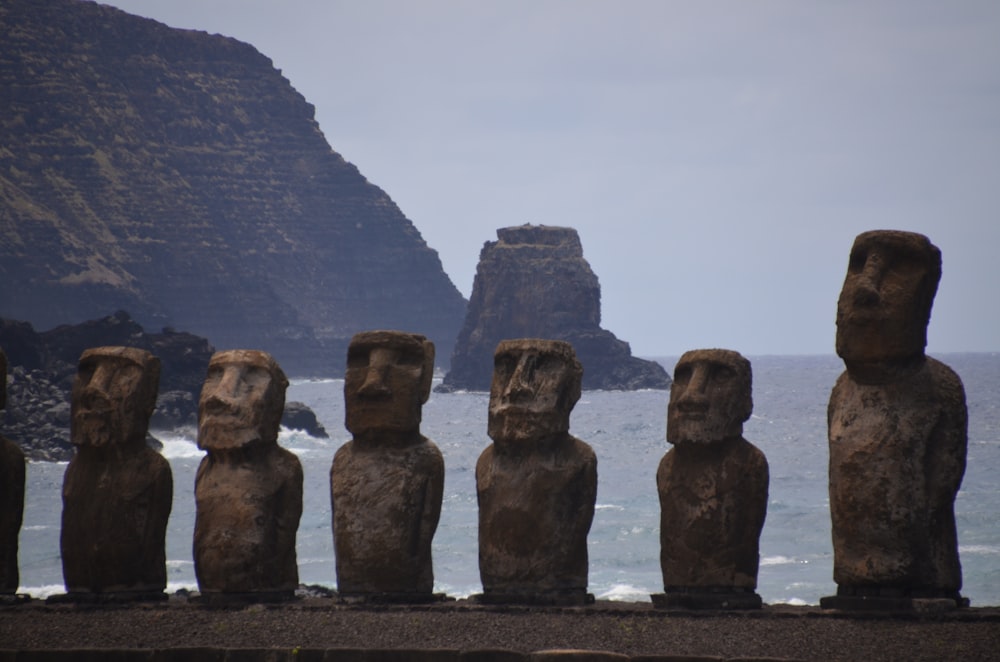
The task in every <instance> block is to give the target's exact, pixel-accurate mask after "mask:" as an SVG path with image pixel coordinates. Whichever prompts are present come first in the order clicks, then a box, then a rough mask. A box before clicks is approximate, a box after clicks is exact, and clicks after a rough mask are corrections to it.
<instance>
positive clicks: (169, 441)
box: [157, 433, 205, 460]
mask: <svg viewBox="0 0 1000 662" xmlns="http://www.w3.org/2000/svg"><path fill="white" fill-rule="evenodd" d="M157 439H159V440H160V443H161V444H163V450H162V451H160V452H161V453H162V454H163V457H165V458H167V459H168V460H177V459H181V458H187V457H202V456H203V455H204V454H205V451H203V450H200V449H199V448H198V444H197V443H196V442H195V440H194V439H192V438H191V437H187V436H184V435H180V434H177V433H172V434H171V433H160V436H159V437H157Z"/></svg>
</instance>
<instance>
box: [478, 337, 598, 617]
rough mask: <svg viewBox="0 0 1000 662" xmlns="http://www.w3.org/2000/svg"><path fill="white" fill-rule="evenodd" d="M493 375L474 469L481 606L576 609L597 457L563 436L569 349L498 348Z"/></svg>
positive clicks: (515, 343) (574, 375)
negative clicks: (484, 441)
mask: <svg viewBox="0 0 1000 662" xmlns="http://www.w3.org/2000/svg"><path fill="white" fill-rule="evenodd" d="M495 366H496V367H495V369H494V373H493V384H492V387H491V389H490V410H489V435H490V437H491V438H492V439H493V444H491V445H490V446H489V447H487V448H486V450H485V451H483V453H482V455H480V457H479V461H478V462H477V463H476V492H477V496H478V500H479V573H480V578H481V579H482V583H483V599H484V600H485V601H488V602H526V603H565V604H580V603H583V602H585V601H586V600H587V574H588V557H587V534H588V533H589V532H590V525H591V522H592V521H593V518H594V504H595V500H596V497H597V457H596V456H595V454H594V451H593V449H592V448H591V447H590V446H589V445H588V444H586V443H584V442H583V441H580V440H579V439H577V438H576V437H573V436H572V435H570V434H569V416H570V412H571V411H572V409H573V406H574V405H575V404H576V402H577V400H578V399H579V397H580V388H581V386H580V383H581V377H582V372H583V369H582V366H581V365H580V363H579V361H577V360H576V357H575V355H574V353H573V348H572V346H571V345H570V344H569V343H565V342H560V341H551V340H536V339H519V340H508V341H504V342H502V343H500V345H499V346H498V347H497V349H496V355H495Z"/></svg>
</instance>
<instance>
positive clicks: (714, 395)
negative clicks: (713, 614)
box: [652, 349, 768, 609]
mask: <svg viewBox="0 0 1000 662" xmlns="http://www.w3.org/2000/svg"><path fill="white" fill-rule="evenodd" d="M751 381H752V376H751V371H750V362H749V361H748V360H746V359H745V358H743V356H741V355H740V354H738V353H737V352H733V351H729V350H725V349H699V350H694V351H690V352H685V353H684V355H683V356H682V357H681V359H680V361H678V362H677V366H676V367H675V368H674V383H673V386H671V388H670V403H669V404H668V405H667V441H668V442H670V443H671V444H673V446H674V447H673V449H671V450H670V451H668V452H667V454H666V455H664V456H663V459H662V460H661V461H660V467H659V469H658V470H657V472H656V487H657V491H658V492H659V494H660V567H661V569H662V571H663V586H664V593H662V594H655V595H653V596H652V597H653V602H654V604H656V605H657V606H660V607H685V608H695V609H697V608H710V609H758V608H760V606H761V599H760V596H759V595H757V593H755V589H756V588H757V568H758V565H759V559H760V555H759V551H758V543H759V540H760V532H761V529H763V527H764V518H765V516H766V515H767V488H768V467H767V459H765V457H764V454H763V453H762V452H761V451H760V450H759V449H758V448H757V447H756V446H754V445H753V444H751V443H750V442H748V441H747V440H746V439H744V438H743V423H744V421H746V420H747V419H749V418H750V413H751V412H752V411H753V397H752V394H751Z"/></svg>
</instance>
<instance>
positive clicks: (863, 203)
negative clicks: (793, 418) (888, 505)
mask: <svg viewBox="0 0 1000 662" xmlns="http://www.w3.org/2000/svg"><path fill="white" fill-rule="evenodd" d="M110 4H113V5H115V6H117V7H120V8H122V9H125V10H126V11H129V12H131V13H134V14H139V15H142V16H148V17H151V18H155V19H157V20H159V21H162V22H164V23H167V24H168V25H171V26H174V27H182V28H193V29H198V30H205V31H208V32H211V33H220V34H224V35H227V36H231V37H235V38H237V39H240V40H242V41H246V42H249V43H251V44H253V45H254V46H256V47H257V48H258V50H260V51H261V52H263V53H264V54H266V55H267V56H269V57H270V58H271V59H272V60H273V61H274V64H275V66H276V67H277V68H279V69H281V70H282V72H283V74H284V75H285V76H286V77H287V78H288V79H289V80H290V81H291V83H292V85H293V86H294V87H295V88H296V89H297V90H298V91H299V92H301V93H302V94H303V95H304V96H305V97H306V99H308V100H309V101H310V102H311V103H313V104H314V105H315V106H316V118H317V120H318V121H319V124H320V128H321V129H322V130H323V133H324V134H325V135H326V138H327V140H328V141H329V143H330V145H331V147H333V149H334V150H336V151H337V152H339V153H340V154H341V155H342V156H343V157H344V158H345V159H347V160H348V161H350V162H352V163H354V164H355V165H357V166H358V168H359V169H360V170H361V172H362V174H364V175H365V176H366V177H367V178H368V179H369V180H370V181H371V182H373V183H374V184H376V185H378V186H379V187H381V188H382V189H384V190H385V191H386V192H387V193H388V194H389V195H390V196H391V197H392V199H393V200H394V201H395V202H396V203H397V204H398V205H399V207H400V208H401V209H402V211H403V213H404V214H405V215H406V216H407V217H408V218H409V219H410V220H412V221H413V223H414V224H415V225H416V227H417V228H418V229H419V230H420V232H421V233H422V235H423V237H424V239H425V240H426V241H427V243H428V244H429V245H430V246H431V247H432V248H434V249H435V250H437V251H438V253H439V254H440V256H441V260H442V263H443V265H444V268H445V271H446V272H447V273H448V275H449V276H450V277H451V279H452V281H453V282H454V283H455V285H456V286H457V287H458V288H459V289H460V290H461V291H462V293H463V294H464V295H465V296H466V297H468V295H469V293H470V291H471V289H472V281H473V277H474V275H475V268H476V262H477V260H478V257H479V251H480V249H481V248H482V245H483V242H484V241H488V240H493V239H496V229H497V228H499V227H504V226H508V225H520V224H522V223H536V224H547V225H567V226H571V227H574V228H576V229H577V230H578V231H579V233H580V238H581V240H582V242H583V249H584V256H585V257H586V258H587V260H588V262H589V263H590V265H591V267H592V268H593V269H594V272H595V273H596V274H597V276H598V278H599V279H600V283H601V288H602V300H603V326H604V327H605V328H607V329H609V330H611V331H612V332H614V333H615V334H616V335H617V336H618V337H619V338H621V339H623V340H626V341H628V342H630V343H631V345H632V349H633V352H634V353H635V354H638V355H640V356H661V355H677V354H680V353H682V352H684V351H686V350H688V349H693V348H699V347H724V348H730V349H734V350H737V351H740V352H742V353H744V354H747V355H759V354H801V353H817V354H818V353H832V352H833V343H834V333H835V324H834V318H835V312H836V301H837V295H838V293H839V291H840V286H841V284H842V282H843V278H844V273H845V271H846V267H847V257H848V253H849V251H850V247H851V243H852V242H853V240H854V237H855V236H856V235H857V234H858V233H860V232H863V231H865V230H871V229H899V230H910V231H916V232H922V233H924V234H926V235H928V236H929V237H930V239H931V241H933V242H934V243H935V244H937V245H938V246H939V247H940V248H941V250H942V253H943V257H944V275H943V278H942V282H941V286H940V288H939V290H938V295H937V299H936V302H935V306H934V313H933V318H932V320H931V326H930V332H929V346H928V351H929V352H930V353H935V352H938V353H940V352H951V351H965V350H987V351H996V350H1000V294H998V290H1000V258H998V251H1000V2H996V0H983V1H969V0H958V1H955V0H949V2H940V1H938V0H934V1H923V0H891V1H884V2H879V1H875V0H862V1H857V2H855V1H850V0H846V1H845V0H839V1H837V2H830V1H827V0H773V1H767V0H760V1H753V0H732V1H729V2H710V1H701V0H687V1H683V2H682V1H669V0H647V1H631V2H630V1H628V0H624V1H623V0H615V1H611V0H608V1H605V2H591V1H586V0H502V1H500V0H497V1H495V2H486V1H468V0H441V1H437V0H420V1H419V2H413V1H409V0H394V1H390V0H374V1H373V0H364V1H360V0H358V1H354V0H352V1H350V2H337V1H332V0H281V1H280V2H279V1H278V0H114V1H113V2H111V3H110ZM414 330H415V331H419V329H414Z"/></svg>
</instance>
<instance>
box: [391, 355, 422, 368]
mask: <svg viewBox="0 0 1000 662" xmlns="http://www.w3.org/2000/svg"><path fill="white" fill-rule="evenodd" d="M396 363H398V364H399V365H405V366H411V367H418V366H422V365H423V364H424V357H422V356H420V355H419V354H417V353H416V352H402V353H400V355H399V358H398V359H396Z"/></svg>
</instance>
